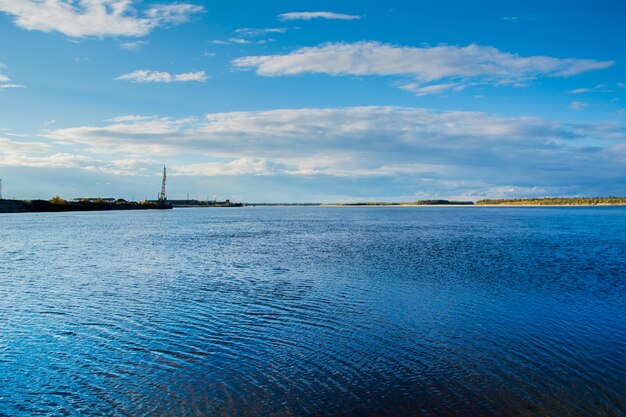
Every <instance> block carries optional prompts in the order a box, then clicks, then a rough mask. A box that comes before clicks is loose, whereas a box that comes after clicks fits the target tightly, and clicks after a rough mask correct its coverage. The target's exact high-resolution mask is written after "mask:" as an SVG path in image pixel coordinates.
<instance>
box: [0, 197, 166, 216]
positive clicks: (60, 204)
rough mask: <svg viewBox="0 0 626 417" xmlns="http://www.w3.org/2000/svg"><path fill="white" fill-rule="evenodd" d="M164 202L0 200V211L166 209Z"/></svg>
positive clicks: (48, 211)
mask: <svg viewBox="0 0 626 417" xmlns="http://www.w3.org/2000/svg"><path fill="white" fill-rule="evenodd" d="M171 208H172V205H171V204H169V203H164V202H156V203H151V202H141V203H135V202H100V201H94V202H87V201H71V202H70V201H64V200H58V199H57V200H55V199H53V200H51V201H46V200H0V213H50V212H65V211H107V210H168V209H171Z"/></svg>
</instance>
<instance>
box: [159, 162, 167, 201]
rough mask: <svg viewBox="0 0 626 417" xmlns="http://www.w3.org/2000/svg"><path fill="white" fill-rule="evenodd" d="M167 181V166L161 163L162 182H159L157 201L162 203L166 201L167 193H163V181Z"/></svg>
mask: <svg viewBox="0 0 626 417" xmlns="http://www.w3.org/2000/svg"><path fill="white" fill-rule="evenodd" d="M166 181H167V168H166V167H165V165H163V182H162V183H161V194H159V202H161V203H164V202H165V201H167V194H166V193H165V182H166Z"/></svg>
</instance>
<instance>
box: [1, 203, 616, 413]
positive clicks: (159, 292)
mask: <svg viewBox="0 0 626 417" xmlns="http://www.w3.org/2000/svg"><path fill="white" fill-rule="evenodd" d="M625 381H626V208H571V207H570V208H479V207H462V208H450V207H423V208H323V207H310V208H298V207H292V208H241V209H239V208H231V209H175V210H172V211H142V212H128V211H120V212H102V213H41V214H14V215H0V415H1V416H56V415H59V416H66V415H67V416H100V415H111V416H118V415H119V416H143V415H145V416H156V415H158V416H161V415H163V416H195V415H218V416H221V415H228V416H268V415H274V416H292V415H296V416H315V415H322V416H325V415H345V416H368V415H377V416H385V415H389V416H398V415H403V416H408V415H412V416H490V415H501V416H620V415H624V414H625V413H626V382H625Z"/></svg>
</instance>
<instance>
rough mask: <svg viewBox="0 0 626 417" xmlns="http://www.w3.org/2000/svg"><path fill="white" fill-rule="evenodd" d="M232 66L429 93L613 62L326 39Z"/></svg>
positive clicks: (487, 49) (268, 73)
mask: <svg viewBox="0 0 626 417" xmlns="http://www.w3.org/2000/svg"><path fill="white" fill-rule="evenodd" d="M232 64H233V65H234V66H235V67H237V68H241V69H254V70H255V71H256V73H257V74H259V75H262V76H286V75H301V74H306V73H317V74H327V75H333V76H345V75H354V76H364V75H372V76H391V75H395V76H404V77H412V78H413V79H415V80H416V81H415V82H413V83H412V84H410V90H415V91H416V92H417V93H418V94H423V93H425V92H428V89H427V88H429V85H428V84H429V83H433V82H437V81H441V80H452V82H454V83H456V84H457V86H458V85H460V84H463V85H465V86H467V85H472V84H474V83H480V84H486V83H489V84H494V85H514V86H521V85H523V84H524V83H525V82H527V81H529V80H533V79H535V78H537V77H540V76H547V77H569V76H573V75H577V74H580V73H583V72H587V71H592V70H599V69H604V68H608V67H610V66H612V65H614V62H613V61H594V60H589V59H569V58H567V59H562V58H553V57H548V56H530V57H522V56H519V55H517V54H512V53H509V52H502V51H500V50H498V49H496V48H494V47H490V46H480V45H469V46H465V47H459V46H437V47H422V48H416V47H400V46H394V45H389V44H382V43H378V42H357V43H352V44H350V43H326V44H322V45H319V46H316V47H306V48H301V49H298V50H296V51H293V52H291V53H289V54H286V55H265V56H246V57H242V58H238V59H236V60H234V61H232ZM439 84H440V86H439V87H433V88H432V90H434V91H441V90H442V89H443V87H442V86H443V85H445V84H450V82H446V83H443V84H442V83H439ZM407 85H409V84H407ZM424 88H426V90H424Z"/></svg>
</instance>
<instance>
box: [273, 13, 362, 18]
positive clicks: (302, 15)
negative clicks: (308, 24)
mask: <svg viewBox="0 0 626 417" xmlns="http://www.w3.org/2000/svg"><path fill="white" fill-rule="evenodd" d="M278 18H279V19H280V20H312V19H329V20H359V19H360V18H361V16H359V15H354V14H343V13H333V12H290V13H283V14H280V15H278Z"/></svg>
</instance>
